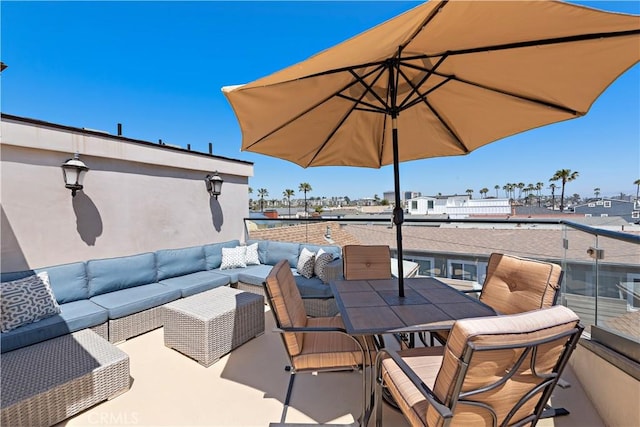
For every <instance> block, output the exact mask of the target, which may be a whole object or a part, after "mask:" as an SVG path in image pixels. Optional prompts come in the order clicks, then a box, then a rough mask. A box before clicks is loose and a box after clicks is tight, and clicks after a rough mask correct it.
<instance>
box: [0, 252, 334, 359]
mask: <svg viewBox="0 0 640 427" xmlns="http://www.w3.org/2000/svg"><path fill="white" fill-rule="evenodd" d="M252 243H256V242H247V244H252ZM257 243H258V255H259V261H260V264H259V265H247V266H246V267H243V268H232V269H222V270H221V269H220V266H221V263H222V261H223V259H222V248H235V247H237V246H240V242H239V241H238V240H231V241H227V242H222V243H213V244H207V245H202V246H194V247H188V248H181V249H164V250H158V251H156V252H147V253H142V254H137V255H131V256H125V257H119V258H107V259H95V260H89V261H85V262H75V263H71V264H63V265H56V266H51V267H45V268H38V269H35V270H26V271H19V272H3V273H2V274H1V275H0V281H2V282H7V281H13V280H16V279H21V278H25V277H28V276H30V275H33V274H37V273H40V272H44V271H46V272H47V273H48V276H49V282H50V286H51V290H52V291H53V294H54V297H55V299H56V301H57V302H58V304H59V306H60V310H61V311H60V313H59V314H57V315H54V316H50V317H47V318H45V319H42V320H39V321H37V322H34V323H28V324H25V325H22V326H19V327H17V328H16V329H13V330H10V331H8V332H3V333H1V334H0V350H1V352H2V353H6V352H8V351H11V350H15V349H18V348H21V347H25V346H28V345H31V344H35V343H38V342H42V341H45V340H48V339H52V338H55V337H58V336H62V335H65V334H68V333H72V332H75V331H79V330H82V329H86V328H91V329H93V330H94V331H95V332H97V333H98V334H99V335H100V336H102V337H103V338H105V339H108V340H109V341H110V342H112V343H115V342H120V341H123V340H126V339H127V338H130V337H133V336H136V335H139V334H141V333H144V332H147V331H150V330H152V329H155V328H158V327H160V326H162V314H161V307H162V306H163V305H164V304H166V303H168V302H171V301H174V300H177V299H179V298H184V297H187V296H191V295H194V294H197V293H200V292H204V291H207V290H209V289H213V288H216V287H218V286H228V285H231V286H232V287H238V288H239V289H241V290H246V291H249V292H254V293H259V294H264V291H263V288H262V286H263V285H262V284H263V282H264V280H265V279H266V277H267V275H268V273H269V271H270V270H271V267H272V266H273V265H275V264H276V263H277V262H278V261H280V260H281V259H287V260H288V262H289V265H290V266H291V268H292V271H293V272H294V274H295V276H296V283H297V285H298V288H299V289H300V293H301V295H302V297H303V299H304V301H305V307H307V310H308V313H309V315H312V316H324V315H332V314H335V313H336V312H337V309H336V306H335V302H334V300H333V294H332V293H331V289H330V287H329V286H328V285H327V284H326V283H323V281H322V280H320V278H318V277H311V278H307V277H303V276H301V275H299V274H298V273H297V271H296V266H297V260H298V256H299V255H300V253H301V252H302V251H303V248H307V249H308V250H310V251H313V252H316V251H318V249H320V248H321V247H322V248H323V249H324V251H325V252H330V253H332V254H334V258H335V261H333V262H331V263H329V264H328V265H327V270H326V271H327V275H328V276H329V277H332V278H333V277H336V276H337V275H339V274H341V269H342V263H341V261H340V260H339V257H340V254H341V250H340V247H338V246H314V245H307V244H298V243H289V242H276V241H258V242H257Z"/></svg>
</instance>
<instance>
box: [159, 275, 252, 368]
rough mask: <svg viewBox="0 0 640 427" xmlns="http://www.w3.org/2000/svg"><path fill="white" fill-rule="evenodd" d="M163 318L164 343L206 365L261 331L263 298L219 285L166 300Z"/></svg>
mask: <svg viewBox="0 0 640 427" xmlns="http://www.w3.org/2000/svg"><path fill="white" fill-rule="evenodd" d="M163 319H164V344H165V346H167V347H170V348H173V349H175V350H178V351H179V352H181V353H183V354H186V355H187V356H189V357H191V358H192V359H195V360H196V361H198V362H199V363H200V364H201V365H203V366H206V367H208V366H211V365H212V364H213V363H215V362H216V361H218V360H219V359H220V358H221V357H222V356H224V355H225V354H227V353H229V352H230V351H231V350H233V349H234V348H237V347H238V346H240V345H242V344H244V343H245V342H247V341H249V340H250V339H252V338H254V337H256V336H258V335H261V334H263V333H264V298H263V297H260V296H258V295H255V294H252V293H249V292H242V291H239V290H236V289H232V288H229V287H226V286H225V287H219V288H215V289H212V290H210V291H206V292H202V293H199V294H196V295H193V296H190V297H187V298H183V299H180V300H177V301H174V302H171V303H169V304H166V305H165V306H164V309H163Z"/></svg>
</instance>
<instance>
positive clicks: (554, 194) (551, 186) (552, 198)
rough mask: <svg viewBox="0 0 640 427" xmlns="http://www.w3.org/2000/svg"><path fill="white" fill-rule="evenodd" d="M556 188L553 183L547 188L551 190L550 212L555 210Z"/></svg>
mask: <svg viewBox="0 0 640 427" xmlns="http://www.w3.org/2000/svg"><path fill="white" fill-rule="evenodd" d="M549 181H551V180H549ZM556 187H557V186H556V185H555V184H553V183H552V184H549V188H550V189H551V210H556Z"/></svg>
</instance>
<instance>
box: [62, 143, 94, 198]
mask: <svg viewBox="0 0 640 427" xmlns="http://www.w3.org/2000/svg"><path fill="white" fill-rule="evenodd" d="M61 167H62V176H63V177H64V186H65V187H67V188H68V189H70V190H71V196H73V197H75V195H76V191H78V190H82V181H83V180H84V175H85V174H86V173H87V171H88V170H89V168H88V167H87V165H85V164H84V163H83V162H82V161H81V160H80V154H79V153H78V152H76V153H75V154H74V155H73V159H69V160H67V161H66V162H64V163H63V164H62V166H61Z"/></svg>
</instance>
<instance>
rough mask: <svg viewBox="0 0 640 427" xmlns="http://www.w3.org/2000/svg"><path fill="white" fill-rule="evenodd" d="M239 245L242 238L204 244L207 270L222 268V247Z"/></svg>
mask: <svg viewBox="0 0 640 427" xmlns="http://www.w3.org/2000/svg"><path fill="white" fill-rule="evenodd" d="M239 245H240V240H230V241H228V242H222V243H212V244H210V245H204V255H205V260H206V264H207V270H213V269H214V268H220V264H222V248H235V247H236V246H239Z"/></svg>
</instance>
